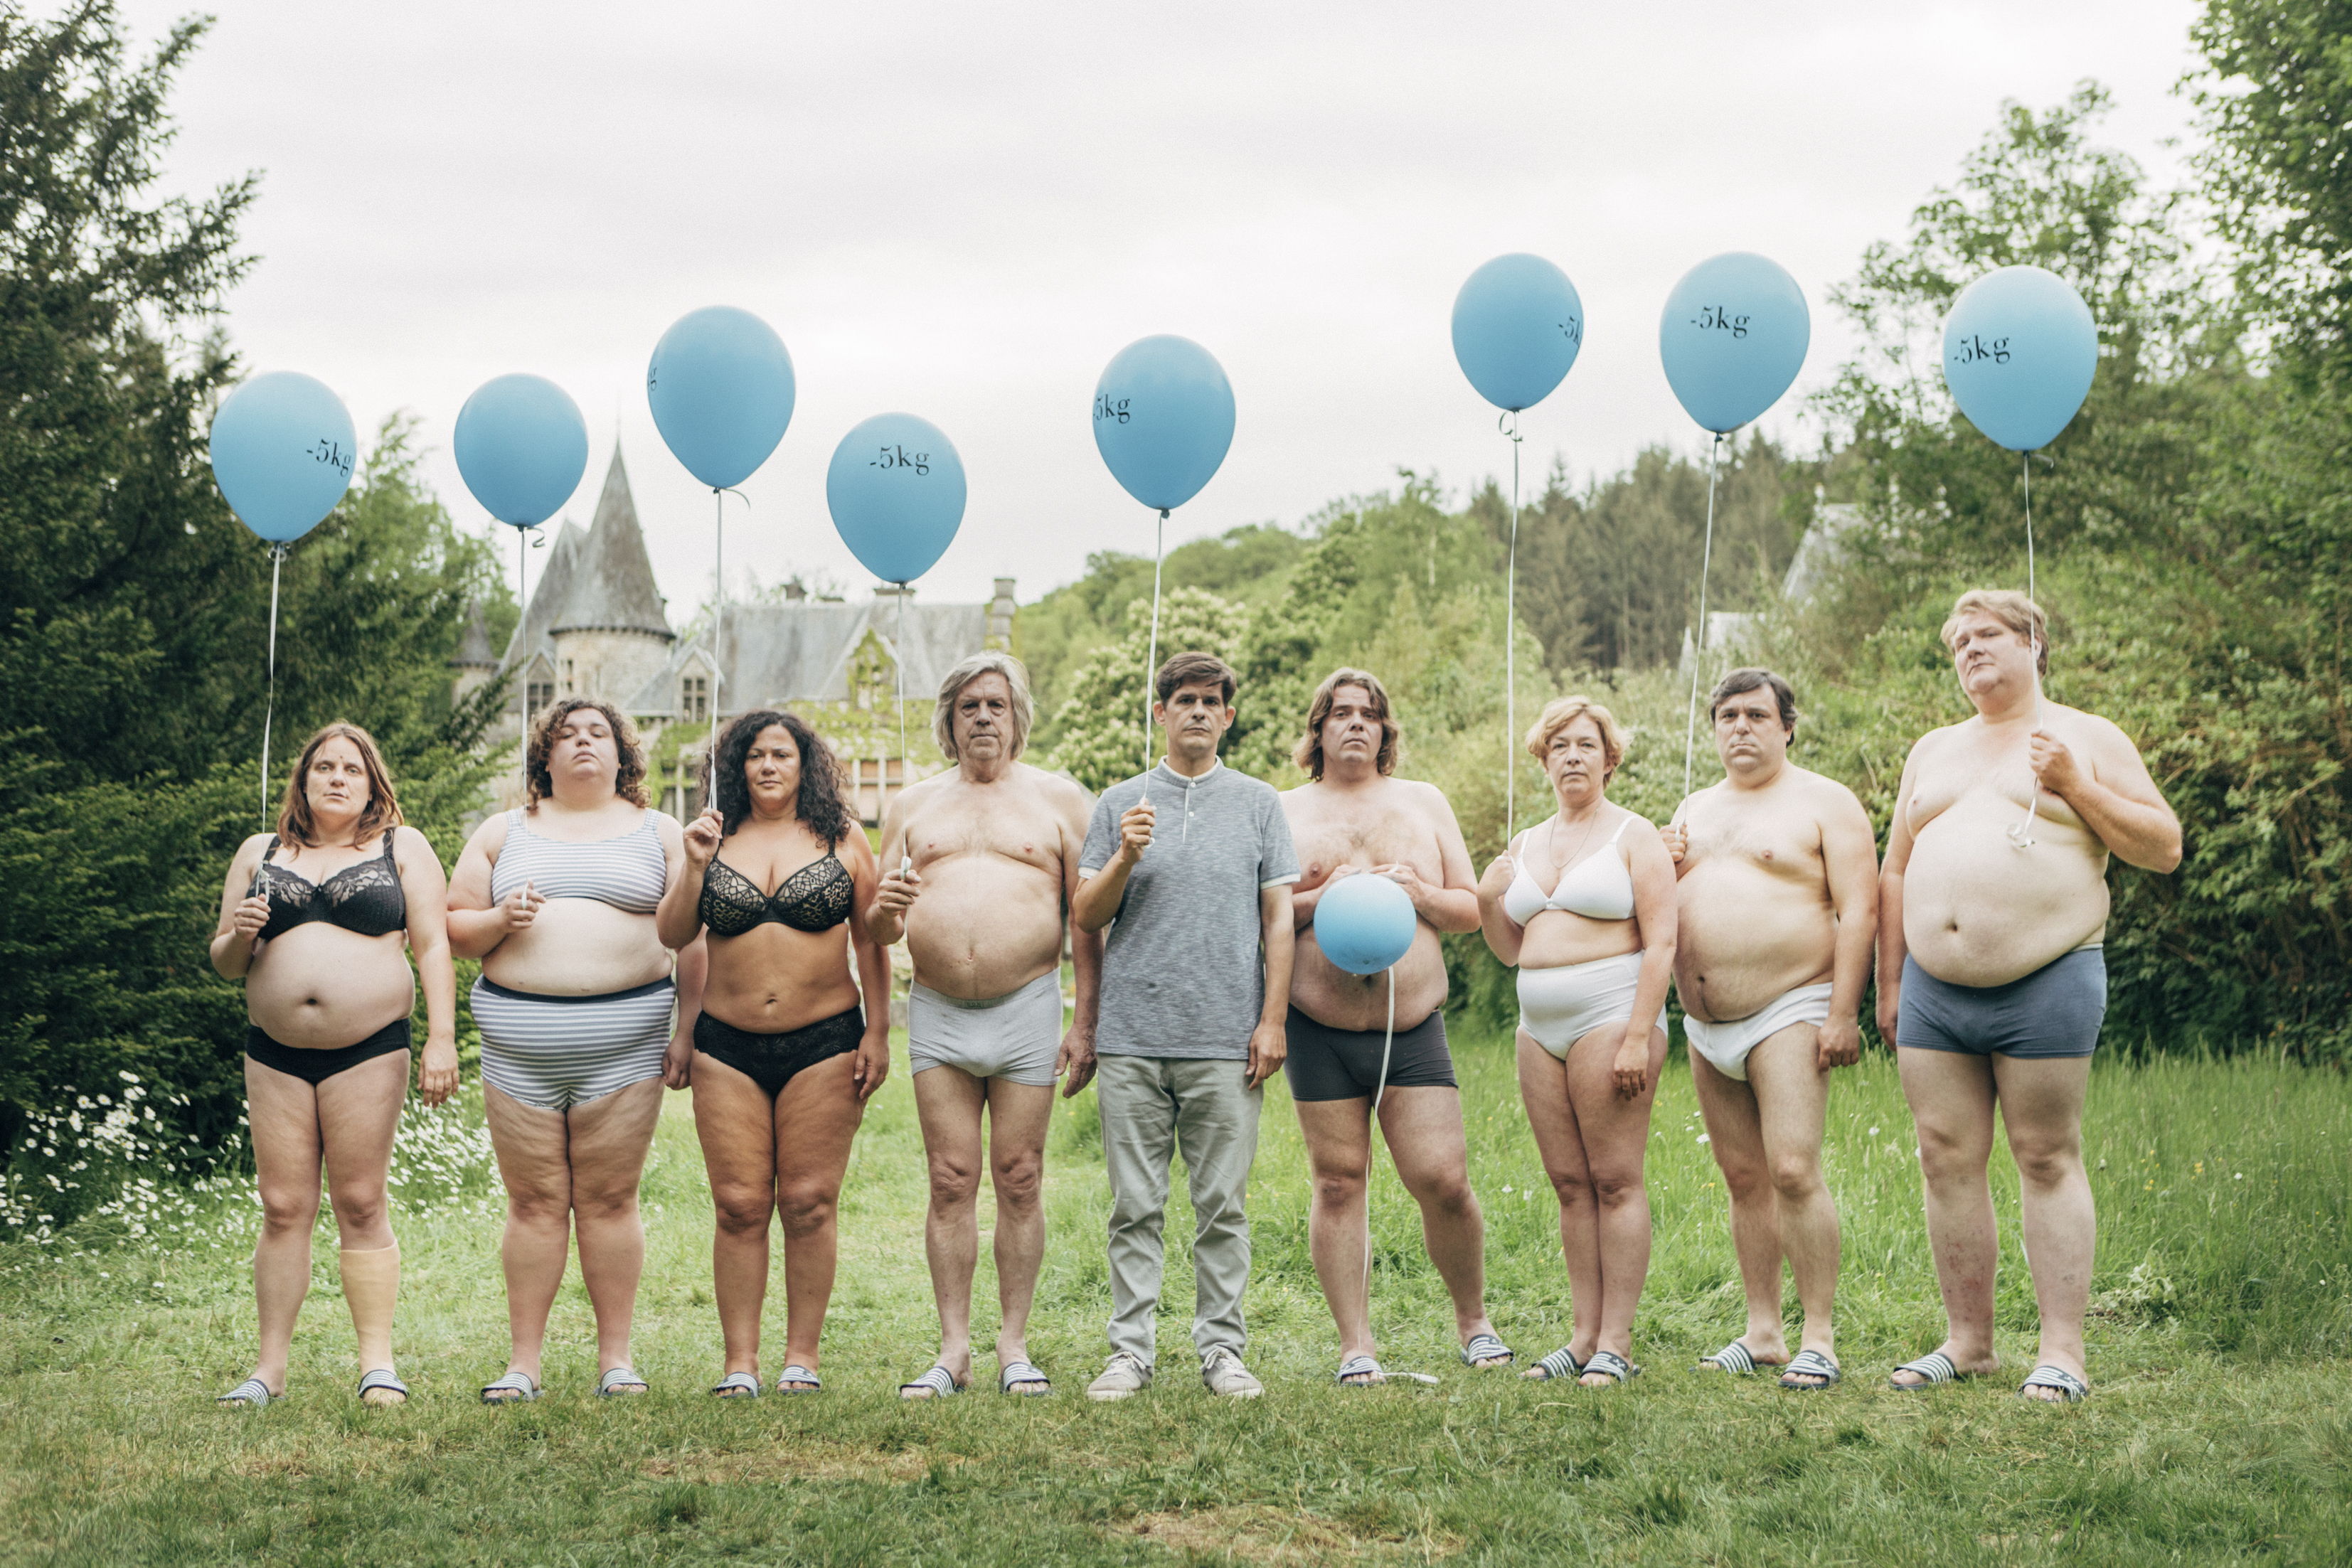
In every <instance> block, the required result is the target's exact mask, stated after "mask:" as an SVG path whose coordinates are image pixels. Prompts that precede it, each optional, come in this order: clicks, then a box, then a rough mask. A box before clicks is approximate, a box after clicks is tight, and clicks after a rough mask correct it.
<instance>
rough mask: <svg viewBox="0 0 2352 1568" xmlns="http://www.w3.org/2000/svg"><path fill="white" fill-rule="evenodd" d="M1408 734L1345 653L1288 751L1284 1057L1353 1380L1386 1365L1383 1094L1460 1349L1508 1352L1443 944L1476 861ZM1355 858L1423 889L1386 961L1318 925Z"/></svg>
mask: <svg viewBox="0 0 2352 1568" xmlns="http://www.w3.org/2000/svg"><path fill="white" fill-rule="evenodd" d="M1397 735H1398V731H1397V722H1396V719H1395V716H1393V714H1392V713H1391V709H1390V706H1389V694H1388V692H1387V690H1386V689H1385V688H1383V687H1382V686H1381V683H1380V677H1378V676H1377V675H1374V674H1371V673H1370V671H1368V670H1353V669H1338V670H1334V671H1332V672H1331V673H1330V674H1328V675H1327V676H1325V677H1324V679H1323V684H1322V685H1319V686H1318V687H1317V688H1316V690H1315V699H1314V701H1313V702H1312V703H1311V704H1310V705H1309V706H1308V707H1307V733H1306V735H1305V736H1304V737H1301V738H1300V740H1299V742H1298V746H1297V750H1296V751H1295V752H1294V753H1293V754H1292V756H1293V760H1295V761H1296V762H1297V764H1298V766H1299V767H1300V768H1303V769H1305V770H1306V773H1307V780H1308V781H1307V783H1305V784H1303V785H1301V786H1299V787H1298V788H1297V789H1293V790H1290V791H1288V792H1287V793H1286V794H1285V795H1284V796H1283V797H1282V809H1283V814H1284V816H1285V817H1286V819H1287V820H1288V821H1289V823H1290V836H1291V839H1292V841H1293V842H1295V843H1296V844H1297V846H1298V858H1299V862H1300V865H1301V867H1302V871H1301V874H1300V877H1299V880H1298V882H1297V885H1295V886H1294V887H1292V889H1291V890H1290V916H1291V920H1292V923H1293V924H1294V925H1296V927H1297V957H1296V959H1295V961H1294V962H1293V964H1292V967H1291V971H1290V1012H1289V1018H1288V1021H1287V1028H1286V1036H1287V1039H1288V1043H1289V1051H1288V1054H1287V1055H1286V1056H1285V1057H1284V1058H1283V1063H1282V1070H1283V1072H1284V1073H1285V1075H1286V1076H1287V1077H1288V1079H1289V1080H1290V1097H1291V1100H1292V1102H1293V1103H1295V1104H1296V1105H1297V1110H1298V1126H1299V1130H1300V1132H1301V1133H1303V1134H1305V1135H1306V1139H1307V1167H1308V1173H1309V1175H1310V1176H1311V1177H1312V1178H1313V1181H1314V1184H1315V1185H1314V1201H1313V1206H1312V1207H1311V1208H1310V1209H1309V1211H1308V1218H1307V1247H1308V1250H1309V1252H1310V1253H1311V1254H1312V1255H1313V1257H1314V1260H1315V1275H1316V1278H1317V1279H1318V1281H1321V1283H1322V1286H1323V1299H1324V1301H1327V1302H1328V1303H1329V1305H1330V1308H1331V1316H1332V1318H1333V1320H1334V1321H1335V1322H1337V1323H1338V1325H1339V1373H1338V1377H1339V1382H1340V1383H1341V1384H1343V1385H1349V1386H1360V1385H1367V1384H1373V1383H1379V1382H1381V1381H1382V1380H1383V1378H1384V1377H1385V1374H1384V1373H1383V1372H1382V1371H1381V1364H1380V1362H1379V1361H1378V1360H1377V1359H1376V1358H1375V1355H1374V1345H1373V1343H1372V1317H1371V1300H1370V1291H1369V1289H1368V1275H1367V1272H1366V1269H1365V1250H1364V1249H1365V1245H1366V1235H1365V1229H1364V1226H1365V1215H1366V1210H1365V1202H1366V1198H1365V1183H1366V1180H1367V1179H1368V1177H1369V1176H1370V1170H1371V1160H1372V1133H1371V1122H1372V1114H1373V1106H1374V1102H1375V1100H1377V1101H1378V1105H1379V1115H1380V1122H1381V1135H1382V1136H1383V1137H1384V1138H1385V1139H1386V1140H1387V1141H1388V1146H1389V1155H1390V1157H1391V1159H1393V1160H1394V1161H1395V1162H1396V1168H1397V1176H1398V1178H1399V1179H1400V1180H1402V1182H1403V1183H1404V1186H1405V1190H1406V1191H1407V1192H1409V1193H1411V1194H1412V1197H1413V1200H1414V1202H1416V1203H1417V1204H1419V1205H1420V1207H1421V1234H1422V1243H1423V1246H1424V1247H1426V1248H1427V1249H1428V1251H1429V1258H1430V1261H1431V1262H1433V1263H1434V1264H1435V1265H1436V1266H1437V1272H1438V1275H1439V1277H1440V1278H1441V1279H1443V1280H1444V1281H1445V1289H1446V1291H1447V1293H1448V1294H1449V1295H1451V1296H1452V1297H1453V1299H1454V1335H1455V1338H1456V1339H1457V1340H1458V1341H1459V1343H1460V1344H1461V1346H1462V1359H1463V1361H1464V1362H1465V1363H1467V1364H1469V1365H1472V1366H1475V1367H1481V1368H1484V1367H1493V1366H1505V1365H1507V1364H1509V1363H1510V1360H1511V1350H1510V1347H1509V1346H1508V1345H1506V1344H1505V1343H1503V1342H1502V1341H1501V1340H1500V1339H1498V1338H1496V1335H1495V1325H1494V1324H1493V1323H1492V1322H1489V1321H1488V1320H1487V1317H1486V1219H1485V1218H1484V1217H1483V1216H1482V1215H1481V1214H1480V1213H1479V1210H1478V1199H1477V1197H1475V1195H1474V1194H1473V1193H1472V1192H1471V1190H1470V1175H1469V1154H1468V1149H1467V1147H1466V1145H1465V1140H1464V1137H1463V1132H1462V1092H1461V1091H1460V1089H1459V1088H1457V1087H1456V1086H1455V1084H1454V1059H1453V1057H1452V1055H1451V1054H1450V1053H1449V1052H1448V1051H1446V1048H1445V1013H1444V1007H1445V956H1444V954H1443V953H1441V952H1440V951H1439V950H1438V944H1437V936H1438V933H1439V932H1441V931H1475V930H1476V929H1478V887H1477V876H1476V873H1475V869H1474V868H1473V867H1472V865H1471V863H1470V847H1469V845H1468V844H1466V843H1465V842H1464V841H1463V838H1462V829H1461V827H1460V826H1459V825H1458V824H1457V823H1456V822H1455V821H1454V808H1453V807H1452V806H1451V805H1449V804H1447V803H1446V800H1445V796H1444V793H1443V792H1441V791H1440V790H1439V789H1437V787H1436V786H1435V785H1433V784H1422V783H1416V782H1414V781H1412V780H1410V779H1398V778H1395V777H1393V775H1394V773H1395V771H1396V762H1397ZM1351 876H1379V877H1386V878H1387V879H1388V880H1390V881H1391V882H1393V883H1396V884H1397V885H1398V886H1399V887H1401V888H1402V889H1403V890H1404V891H1405V894H1406V895H1407V896H1408V897H1410V898H1411V899H1412V907H1413V914H1414V915H1415V916H1416V917H1417V923H1416V924H1415V925H1414V928H1413V934H1412V946H1411V947H1409V948H1407V949H1406V951H1405V955H1404V956H1403V957H1402V958H1400V959H1399V960H1397V962H1396V964H1395V966H1394V967H1392V968H1391V969H1390V970H1388V971H1387V972H1386V973H1384V974H1380V975H1370V976H1359V975H1351V974H1349V973H1348V972H1347V971H1346V970H1344V969H1342V968H1340V967H1339V966H1338V965H1336V964H1334V963H1332V962H1331V960H1330V959H1328V958H1327V957H1325V956H1324V955H1323V949H1322V946H1321V945H1320V944H1319V943H1318V941H1317V939H1316V935H1315V910H1316V906H1317V905H1318V904H1320V903H1321V902H1322V898H1323V894H1325V893H1327V892H1328V891H1329V890H1330V888H1331V887H1332V886H1333V885H1334V884H1335V883H1339V882H1341V881H1344V880H1345V879H1347V878H1349V877H1351ZM1391 999H1393V1001H1394V1017H1395V1032H1394V1036H1393V1038H1392V1039H1391V1035H1390V1033H1389V1019H1390V1014H1391V1006H1390V1004H1391Z"/></svg>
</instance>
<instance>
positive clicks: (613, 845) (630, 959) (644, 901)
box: [449, 697, 690, 1404]
mask: <svg viewBox="0 0 2352 1568" xmlns="http://www.w3.org/2000/svg"><path fill="white" fill-rule="evenodd" d="M645 778H646V758H645V753H644V752H643V751H642V750H640V749H639V748H638V746H637V737H636V735H635V732H634V731H633V730H632V729H631V728H630V727H629V722H628V720H627V719H625V718H624V717H622V716H621V715H620V714H619V713H617V712H615V711H614V709H613V708H612V707H610V706H607V705H605V704H604V703H600V702H590V701H587V700H585V699H583V698H577V697H574V698H569V699H566V700H564V701H562V702H559V703H557V704H555V705H554V706H551V707H550V708H549V709H548V710H547V712H546V713H544V714H543V715H541V716H540V719H539V721H538V723H536V724H535V725H533V726H532V727H531V732H530V745H529V747H528V749H527V752H526V755H525V762H524V779H525V785H526V789H527V793H528V800H529V804H527V805H524V806H520V807H518V808H516V809H515V810H511V811H508V812H506V813H504V814H503V815H500V816H496V817H492V818H491V819H490V820H489V821H486V822H484V823H483V824H482V825H481V826H480V827H479V828H478V829H477V830H476V831H475V833H474V837H473V840H472V841H470V842H469V843H467V846H466V852H465V854H464V855H463V856H462V857H461V858H460V859H459V860H458V862H457V875H456V876H455V877H454V878H452V879H451V881H450V884H449V937H450V944H451V946H453V947H454V948H455V950H456V951H457V954H458V955H459V956H461V957H468V958H479V959H481V960H482V977H481V978H480V979H479V980H478V981H476V982H475V984H474V991H473V1007H474V1021H475V1022H476V1023H477V1024H478V1026H479V1027H480V1029H481V1031H482V1085H483V1090H482V1098H483V1101H484V1103H485V1104H486V1105H487V1107H488V1115H489V1123H490V1141H491V1144H492V1145H493V1146H495V1148H496V1149H497V1151H498V1157H499V1177H500V1179H501V1180H503V1181H504V1182H505V1184H506V1189H507V1229H506V1239H505V1242H504V1244H503V1247H502V1249H501V1251H502V1256H503V1258H504V1260H505V1263H506V1276H507V1322H508V1326H509V1330H510V1332H511V1333H512V1334H513V1336H514V1350H513V1354H512V1356H511V1358H510V1359H509V1361H508V1363H507V1370H506V1373H505V1375H503V1376H501V1377H499V1378H498V1379H496V1380H495V1381H493V1382H492V1383H491V1384H490V1385H488V1387H486V1388H484V1389H483V1390H482V1398H483V1400H484V1401H485V1402H486V1403H490V1404H499V1403H504V1402H506V1401H509V1400H516V1399H535V1398H537V1397H538V1396H539V1390H540V1374H541V1365H540V1357H541V1350H542V1349H543V1347H544V1344H545V1342H546V1338H547V1314H548V1312H549V1309H550V1308H551V1307H552V1306H553V1305H554V1302H555V1292H556V1288H557V1287H558V1286H560V1285H561V1284H562V1282H563V1265H564V1260H565V1257H566V1254H567V1253H568V1252H569V1250H570V1239H571V1232H572V1230H573V1229H574V1228H576V1229H577V1230H578V1232H579V1235H580V1273H581V1276H582V1278H583V1280H584V1281H586V1282H587V1286H588V1300H589V1303H590V1304H591V1305H592V1306H593V1308H594V1309H595V1313H596V1353H597V1357H598V1361H599V1364H600V1370H601V1374H602V1375H601V1376H600V1377H599V1378H598V1380H597V1384H596V1392H598V1393H599V1394H607V1395H610V1394H642V1393H644V1392H645V1391H646V1384H645V1380H644V1379H643V1378H641V1377H639V1376H638V1375H636V1373H635V1371H634V1370H632V1367H631V1364H630V1359H629V1329H630V1323H631V1320H632V1318H633V1317H634V1316H635V1311H636V1301H637V1277H638V1275H639V1274H640V1273H642V1272H643V1271H644V1269H645V1260H646V1233H645V1227H644V1226H643V1225H642V1224H641V1223H640V1222H639V1220H638V1218H637V1176H638V1174H639V1172H640V1171H642V1170H643V1169H644V1166H645V1161H646V1147H647V1146H648V1145H651V1143H652V1142H653V1135H654V1124H655V1123H656V1121H658V1120H659V1119H660V1116H661V1074H662V1052H663V1051H664V1050H665V1049H666V1048H667V1046H668V1044H669V1040H670V1032H671V1028H672V1022H673V1016H674V1013H675V1012H676V1003H677V987H676V985H675V984H674V983H673V982H672V980H671V977H670V971H671V956H670V953H669V951H668V949H667V948H666V947H665V946H663V945H662V940H661V936H660V933H659V932H658V931H657V930H656V927H655V923H654V910H655V909H656V907H657V906H658V905H659V904H660V903H661V901H662V894H663V893H664V891H665V890H667V888H668V886H669V885H670V883H672V882H673V881H675V880H676V878H677V869H678V865H679V862H681V861H682V860H683V858H684V851H683V849H682V847H681V845H680V841H679V834H678V826H677V821H676V820H675V819H673V818H671V817H668V816H666V815H664V814H663V813H661V812H659V811H656V810H649V809H648V808H647V806H646V789H645ZM689 985H690V982H689Z"/></svg>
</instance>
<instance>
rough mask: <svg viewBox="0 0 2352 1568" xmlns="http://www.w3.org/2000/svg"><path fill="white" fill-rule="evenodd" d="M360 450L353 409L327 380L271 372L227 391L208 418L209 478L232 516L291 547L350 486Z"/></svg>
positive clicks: (285, 372)
mask: <svg viewBox="0 0 2352 1568" xmlns="http://www.w3.org/2000/svg"><path fill="white" fill-rule="evenodd" d="M358 448H359V441H358V439H357V437H355V436H354V435H353V434H352V416H351V413H350V411H348V410H347V409H345V408H344V407H343V400H342V399H341V398H339V397H337V396H336V395H335V394H334V393H333V392H331V391H330V390H329V389H328V387H327V385H326V383H325V382H320V381H317V380H315V379H313V378H311V377H310V376H306V375H303V374H302V373H301V372H299V371H270V372H269V373H268V375H261V376H256V377H254V378H253V379H252V380H251V381H249V382H245V383H244V384H243V385H241V386H239V387H238V388H237V389H236V391H235V392H231V393H229V394H228V397H227V398H226V400H225V401H224V402H222V403H221V405H220V411H219V412H218V413H215V414H214V415H213V428H212V442H211V450H212V465H213V483H215V485H218V486H220V493H221V496H222V497H223V498H224V499H226V501H227V502H228V506H229V510H230V511H232V512H235V513H236V518H237V521H239V522H241V523H243V524H244V525H245V526H246V527H247V528H251V529H252V530H253V531H254V533H255V534H256V535H257V537H259V538H264V539H267V540H268V541H269V542H270V543H271V544H289V543H291V542H292V541H294V540H296V539H299V538H301V537H302V536H303V535H304V534H307V533H309V532H310V530H311V529H312V528H317V527H318V526H319V523H320V520H321V519H322V518H324V517H326V515H327V514H328V513H329V512H331V511H333V510H334V509H335V503H336V502H338V501H340V500H341V499H342V498H343V492H345V491H346V490H349V489H350V488H351V487H352V465H353V464H354V463H355V462H356V461H357V458H358Z"/></svg>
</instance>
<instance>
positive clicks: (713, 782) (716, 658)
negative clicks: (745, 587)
mask: <svg viewBox="0 0 2352 1568" xmlns="http://www.w3.org/2000/svg"><path fill="white" fill-rule="evenodd" d="M710 505H711V508H712V510H714V511H715V512H717V513H718V517H717V519H716V522H715V526H714V527H713V528H712V530H711V538H710V550H711V554H710V570H711V574H712V575H713V576H714V577H715V578H716V579H717V580H718V586H717V589H716V591H715V592H714V594H713V601H712V606H711V612H710V751H709V757H710V762H709V767H708V768H705V769H704V771H703V785H702V795H703V800H702V803H703V804H704V805H705V806H709V805H710V804H711V803H712V802H713V801H715V800H717V799H718V798H719V685H720V683H721V681H722V680H723V679H724V676H723V674H722V672H723V671H724V670H725V669H726V667H727V661H726V657H725V654H724V653H723V649H724V646H725V643H724V639H725V637H726V635H727V495H726V492H725V491H723V490H721V489H719V486H716V485H714V486H711V487H710Z"/></svg>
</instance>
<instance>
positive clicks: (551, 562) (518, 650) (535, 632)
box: [499, 517, 588, 668]
mask: <svg viewBox="0 0 2352 1568" xmlns="http://www.w3.org/2000/svg"><path fill="white" fill-rule="evenodd" d="M587 542H588V535H587V532H586V531H585V530H584V529H583V528H581V527H580V525H579V524H577V523H575V522H573V521H572V519H571V518H570V517H566V518H564V519H563V525H562V528H558V529H557V530H556V534H555V543H554V544H553V545H552V546H551V547H550V548H549V549H548V550H547V552H546V553H545V554H544V555H540V552H539V551H537V550H533V551H532V552H531V553H532V554H533V555H539V556H540V559H537V560H535V561H533V562H532V563H531V564H532V565H533V566H536V567H538V568H539V580H538V581H537V582H535V583H533V584H532V585H531V589H530V603H529V604H528V605H527V606H525V607H524V610H523V613H522V619H521V620H520V621H519V622H516V623H515V629H514V635H513V636H512V637H510V638H509V639H508V640H507V653H506V657H505V658H504V659H502V660H500V661H499V666H500V668H508V667H510V666H512V665H514V664H518V663H520V662H521V661H522V660H524V659H527V658H529V657H530V655H531V654H533V653H542V652H546V651H547V650H548V647H549V644H548V640H547V634H548V632H550V631H551V630H552V629H553V628H554V625H555V612H556V611H557V610H558V609H559V608H560V607H561V606H562V603H563V599H564V596H565V595H566V594H568V593H570V592H571V591H572V574H573V572H574V571H575V570H577V568H578V566H579V561H580V556H581V554H582V551H583V548H584V547H585V546H586V545H587Z"/></svg>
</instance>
